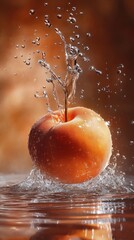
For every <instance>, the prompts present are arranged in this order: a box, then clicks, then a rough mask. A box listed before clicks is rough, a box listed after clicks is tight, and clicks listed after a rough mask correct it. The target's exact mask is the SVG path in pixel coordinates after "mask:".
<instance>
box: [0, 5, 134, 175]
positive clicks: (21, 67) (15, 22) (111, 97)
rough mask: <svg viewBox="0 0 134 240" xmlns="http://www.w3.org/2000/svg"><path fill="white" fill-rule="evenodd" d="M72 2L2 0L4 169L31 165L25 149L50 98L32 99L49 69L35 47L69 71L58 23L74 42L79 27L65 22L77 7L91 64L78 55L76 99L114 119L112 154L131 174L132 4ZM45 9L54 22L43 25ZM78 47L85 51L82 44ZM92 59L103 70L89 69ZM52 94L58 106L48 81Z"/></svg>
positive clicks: (0, 134) (0, 140)
mask: <svg viewBox="0 0 134 240" xmlns="http://www.w3.org/2000/svg"><path fill="white" fill-rule="evenodd" d="M46 2H47V1H46ZM68 2H69V1H66V0H64V1H52V0H49V1H48V6H44V3H45V1H42V0H38V1H36V0H26V1H24V0H23V1H18V0H1V7H0V26H1V34H0V52H1V57H0V69H1V71H0V93H1V94H0V119H1V123H0V172H1V173H3V172H19V173H21V172H26V171H29V170H30V169H31V167H32V162H31V159H30V157H29V153H28V149H27V141H28V134H29V131H30V128H31V126H32V124H33V123H34V122H35V121H36V120H37V119H38V118H40V117H41V116H42V115H43V114H44V113H46V112H47V107H46V105H45V100H44V99H36V98H34V93H35V92H36V90H39V91H41V90H42V88H41V87H42V86H43V85H44V84H45V78H46V73H45V70H44V69H43V68H41V67H40V66H39V64H38V60H39V59H41V54H40V53H37V52H36V51H37V50H41V51H44V52H46V53H47V61H48V62H49V63H50V64H51V66H52V67H53V66H54V65H55V64H58V66H59V67H58V69H57V70H56V71H57V74H59V73H60V74H61V73H62V75H63V76H64V74H63V72H64V73H65V63H64V57H63V55H64V48H63V45H62V46H59V45H58V44H55V42H56V43H57V42H59V41H60V39H59V37H58V36H57V35H56V33H55V31H54V27H58V28H59V29H60V30H61V31H62V33H63V35H64V36H65V38H66V40H67V42H69V37H70V36H72V34H73V31H74V30H75V31H76V29H75V28H74V25H73V24H69V23H68V22H67V17H68V16H69V13H70V12H72V7H74V6H76V9H77V10H76V12H74V15H75V17H76V19H77V25H78V26H79V29H77V33H79V34H80V42H81V44H82V43H83V44H84V45H85V46H87V45H88V46H89V48H90V50H89V51H87V52H85V53H86V55H88V56H89V58H90V62H89V63H84V62H83V61H82V60H81V59H80V60H79V63H80V65H81V67H82V68H83V73H82V74H81V75H80V78H79V80H78V84H77V93H76V98H75V99H74V105H78V104H80V105H83V106H85V107H89V108H92V109H94V110H95V111H97V112H98V113H100V114H101V115H102V117H104V119H105V120H107V121H110V123H111V125H110V128H111V132H112V137H113V147H114V154H116V153H117V152H118V159H117V160H118V165H119V166H121V169H122V168H123V169H125V171H126V173H128V174H132V172H133V161H134V144H133V141H134V136H133V132H134V122H133V121H134V106H133V105H134V94H133V89H134V83H133V73H134V68H133V66H134V61H133V59H134V47H133V46H134V44H133V36H134V34H133V26H134V2H133V0H118V1H117V0H107V1H106V0H96V1H94V0H90V1H87V0H82V1H78V0H77V1H76V0H74V1H70V5H68ZM58 6H60V7H61V10H60V12H59V10H57V7H58ZM30 9H34V10H35V13H34V14H33V15H30V14H29V11H30ZM67 9H68V12H67V11H66V10H67ZM80 12H83V14H80ZM58 13H60V14H62V18H61V19H58V18H57V14H58ZM76 13H77V14H76ZM46 14H47V15H49V18H50V20H51V23H52V27H50V28H47V27H46V26H45V24H44V15H46ZM87 32H90V33H91V37H87V36H86V33H87ZM46 34H48V37H47V35H46ZM36 37H40V41H39V42H40V45H36V44H33V43H32V41H33V40H35V39H36ZM73 44H75V43H73ZM17 45H18V46H17ZM23 45H25V47H23ZM80 48H81V49H82V45H80ZM58 55H61V58H60V59H58V58H57V57H55V58H54V56H58ZM29 59H30V60H29ZM25 60H26V61H29V62H30V65H26V63H25V62H24V61H25ZM120 64H123V65H124V68H122V69H121V73H118V69H119V68H118V67H119V65H120ZM92 65H93V66H95V67H96V68H97V69H99V70H101V71H102V73H103V74H102V75H101V76H99V75H97V74H96V73H95V72H91V71H89V70H88V68H89V67H90V66H92ZM105 88H106V90H107V91H105ZM81 89H84V97H83V98H81V97H80V95H81ZM48 92H49V96H50V101H51V102H52V107H53V109H55V105H54V102H53V100H52V96H51V95H52V94H51V93H50V89H49V87H48ZM119 153H120V155H119Z"/></svg>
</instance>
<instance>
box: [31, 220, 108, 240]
mask: <svg viewBox="0 0 134 240" xmlns="http://www.w3.org/2000/svg"><path fill="white" fill-rule="evenodd" d="M44 239H45V240H89V239H95V240H112V233H111V226H110V224H108V223H105V224H104V223H100V224H91V225H90V224H89V225H88V224H86V225H78V226H77V225H76V226H75V225H67V226H66V225H60V226H56V227H52V228H46V229H45V230H41V231H38V232H37V233H36V234H35V235H34V236H32V237H31V238H30V240H44Z"/></svg>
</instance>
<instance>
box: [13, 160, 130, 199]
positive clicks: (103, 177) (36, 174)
mask: <svg viewBox="0 0 134 240" xmlns="http://www.w3.org/2000/svg"><path fill="white" fill-rule="evenodd" d="M115 167H116V164H115ZM15 188H16V189H17V190H19V189H20V190H21V191H22V190H30V191H34V190H39V191H44V192H45V194H46V195H47V194H50V193H60V192H69V191H75V192H77V191H86V193H87V194H89V193H90V194H94V195H98V196H102V195H106V194H121V193H133V192H134V185H133V183H132V182H131V181H129V182H128V181H126V178H125V176H124V175H123V174H119V173H118V174H117V173H116V171H115V168H113V167H111V166H108V167H107V168H106V169H105V170H104V171H103V172H102V173H101V174H100V175H99V176H97V177H96V178H94V179H92V180H90V181H87V182H84V183H81V184H63V183H60V182H56V181H53V180H52V179H51V178H50V177H47V176H46V175H42V174H41V172H40V170H38V169H36V168H33V169H32V171H31V172H30V174H29V176H28V177H27V178H26V179H25V180H24V181H22V182H21V183H20V184H18V185H15Z"/></svg>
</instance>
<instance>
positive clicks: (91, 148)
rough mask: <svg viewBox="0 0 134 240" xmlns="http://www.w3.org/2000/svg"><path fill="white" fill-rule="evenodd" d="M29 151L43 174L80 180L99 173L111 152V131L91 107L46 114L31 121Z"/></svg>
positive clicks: (80, 181) (82, 180)
mask: <svg viewBox="0 0 134 240" xmlns="http://www.w3.org/2000/svg"><path fill="white" fill-rule="evenodd" d="M28 146H29V152H30V155H31V157H32V160H33V162H34V163H35V165H36V166H37V167H38V168H39V169H40V170H41V172H42V173H45V174H47V175H48V176H50V177H52V179H54V180H58V181H60V182H63V183H70V184H72V183H82V182H84V181H87V180H89V179H91V178H94V177H96V176H97V175H98V174H100V173H101V172H102V171H103V170H104V169H105V167H106V166H107V165H108V163H109V159H110V156H111V152H112V140H111V134H110V130H109V128H108V126H107V124H106V123H105V121H104V120H103V119H102V117H100V115H98V114H97V113H96V112H94V111H93V110H90V109H88V108H84V107H75V108H68V121H67V122H65V113H64V110H63V111H55V112H53V114H51V113H47V114H46V115H45V116H44V117H42V118H41V119H40V120H39V121H38V122H37V123H35V124H34V126H33V127H32V129H31V131H30V135H29V144H28Z"/></svg>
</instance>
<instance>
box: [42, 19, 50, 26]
mask: <svg viewBox="0 0 134 240" xmlns="http://www.w3.org/2000/svg"><path fill="white" fill-rule="evenodd" d="M44 22H45V25H46V26H47V27H51V26H52V25H51V23H50V22H49V20H48V19H45V21H44Z"/></svg>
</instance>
